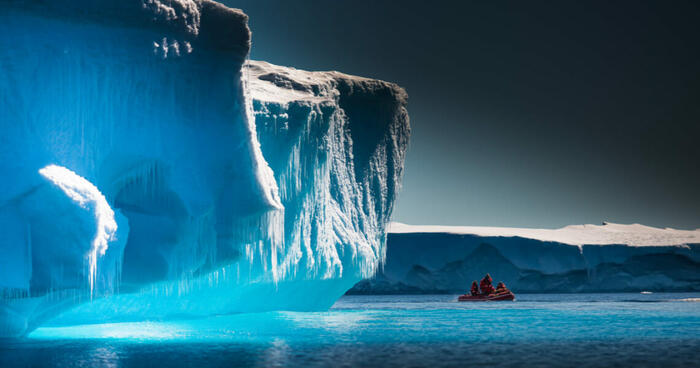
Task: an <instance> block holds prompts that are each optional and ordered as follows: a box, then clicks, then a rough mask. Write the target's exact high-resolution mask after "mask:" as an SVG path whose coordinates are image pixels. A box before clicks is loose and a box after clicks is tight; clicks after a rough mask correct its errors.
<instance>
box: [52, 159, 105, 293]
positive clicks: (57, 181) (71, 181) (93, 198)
mask: <svg viewBox="0 0 700 368" xmlns="http://www.w3.org/2000/svg"><path fill="white" fill-rule="evenodd" d="M39 173H40V174H41V175H42V176H44V177H45V178H46V179H47V180H49V181H50V182H51V183H52V184H54V185H56V186H57V187H59V188H60V189H61V190H62V191H63V192H64V193H65V194H66V195H67V196H68V197H69V198H70V199H71V200H73V201H74V202H76V203H77V204H78V205H79V206H80V207H81V208H83V209H85V210H88V211H90V212H91V213H93V214H94V216H95V224H96V225H97V228H96V229H95V238H94V239H93V240H92V247H91V248H90V251H89V253H88V254H87V258H88V263H89V268H90V270H89V277H88V280H89V283H90V294H91V295H92V294H93V293H94V290H95V281H96V277H97V261H98V257H102V256H104V255H105V253H106V252H107V248H109V244H110V242H112V241H114V240H116V234H117V221H116V220H115V219H114V211H113V210H112V208H111V207H110V206H109V203H107V199H105V196H104V195H102V193H100V191H99V190H98V189H97V187H95V186H94V185H93V184H92V183H90V182H89V181H87V180H85V178H83V177H81V176H79V175H78V174H76V173H74V172H73V171H71V170H68V169H66V168H65V167H61V166H57V165H49V166H46V167H44V168H43V169H41V170H39Z"/></svg>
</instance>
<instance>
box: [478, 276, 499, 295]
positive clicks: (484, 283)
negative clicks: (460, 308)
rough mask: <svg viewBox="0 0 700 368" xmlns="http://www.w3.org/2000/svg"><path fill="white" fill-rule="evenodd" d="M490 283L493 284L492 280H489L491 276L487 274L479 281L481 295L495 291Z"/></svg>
mask: <svg viewBox="0 0 700 368" xmlns="http://www.w3.org/2000/svg"><path fill="white" fill-rule="evenodd" d="M491 282H493V279H492V278H491V275H489V274H488V273H487V274H486V276H484V278H483V279H481V284H480V285H479V288H480V289H481V293H482V294H484V295H489V294H493V293H494V292H495V291H496V290H494V288H493V285H492V284H491Z"/></svg>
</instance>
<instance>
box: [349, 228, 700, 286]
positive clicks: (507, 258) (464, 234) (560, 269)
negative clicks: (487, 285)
mask: <svg viewBox="0 0 700 368" xmlns="http://www.w3.org/2000/svg"><path fill="white" fill-rule="evenodd" d="M486 273H490V274H491V275H492V276H493V278H494V280H495V281H504V282H505V283H506V285H508V287H509V288H510V289H512V290H513V291H514V292H516V293H517V292H530V293H541V292H564V293H569V292H641V291H698V290H700V229H698V230H675V229H669V228H666V229H660V228H654V227H650V226H644V225H639V224H632V225H624V224H615V223H607V222H606V223H603V225H590V224H589V225H571V226H567V227H564V228H560V229H522V228H499V227H477V226H421V225H406V224H401V223H391V224H390V225H389V235H388V239H387V261H386V263H385V264H384V266H383V268H382V269H381V270H380V271H379V272H378V273H377V275H376V276H375V277H373V278H370V279H368V280H364V281H362V282H360V283H358V284H357V285H355V286H354V287H353V289H351V290H350V291H349V292H348V293H350V294H394V293H419V294H420V293H458V292H459V293H463V292H465V291H466V290H467V289H468V288H469V286H470V285H471V282H472V281H474V280H480V279H481V278H482V277H483V276H484V274H486Z"/></svg>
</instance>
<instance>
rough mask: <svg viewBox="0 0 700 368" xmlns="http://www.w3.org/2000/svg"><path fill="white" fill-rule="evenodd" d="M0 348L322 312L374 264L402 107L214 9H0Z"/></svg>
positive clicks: (93, 5) (172, 5) (50, 5)
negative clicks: (98, 332) (284, 53)
mask: <svg viewBox="0 0 700 368" xmlns="http://www.w3.org/2000/svg"><path fill="white" fill-rule="evenodd" d="M0 9H2V10H0V129H1V130H2V135H0V178H3V180H0V232H1V233H2V234H3V237H1V238H0V252H1V254H2V255H3V256H2V257H0V336H17V335H22V334H26V333H27V332H28V331H31V330H32V329H34V328H36V327H37V326H45V325H72V324H78V323H104V322H118V321H127V320H129V321H135V320H143V319H169V318H180V317H182V316H190V317H192V316H205V315H212V314H222V313H234V312H247V311H263V310H280V309H284V310H322V309H324V308H328V307H330V306H331V305H332V304H333V302H335V300H336V299H337V298H338V297H339V296H340V295H342V294H343V293H344V292H345V291H346V290H347V289H349V288H350V287H352V285H353V284H355V283H356V282H357V281H359V280H361V279H362V278H366V277H371V276H372V275H373V274H374V273H375V271H376V270H377V268H378V266H379V265H380V264H381V263H382V262H383V260H384V256H385V239H386V224H387V222H388V220H389V217H390V215H391V211H392V208H393V203H394V200H395V197H396V193H397V191H398V189H399V186H400V181H401V177H402V174H403V161H404V156H405V151H406V147H407V144H408V138H409V133H410V128H409V121H408V114H407V112H406V104H407V96H406V93H405V91H404V90H403V89H401V88H400V87H398V86H396V85H394V84H392V83H387V82H382V81H377V80H371V79H365V78H359V77H352V76H348V75H345V74H342V73H337V72H305V71H300V70H296V69H293V68H286V67H281V66H275V65H271V64H268V63H264V62H258V61H247V56H248V53H249V49H250V31H249V29H248V25H247V20H248V18H247V16H246V15H245V14H244V13H243V12H242V11H240V10H236V9H229V8H227V7H225V6H223V5H221V4H219V3H216V2H214V1H209V0H194V1H192V0H172V1H160V0H131V1H122V0H102V1H82V0H81V1H73V0H55V1H51V2H43V1H36V2H34V1H15V0H0Z"/></svg>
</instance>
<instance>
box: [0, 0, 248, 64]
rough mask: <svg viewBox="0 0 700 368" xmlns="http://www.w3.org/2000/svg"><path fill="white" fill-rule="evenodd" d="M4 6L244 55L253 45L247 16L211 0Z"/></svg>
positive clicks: (24, 0)
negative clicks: (155, 34)
mask: <svg viewBox="0 0 700 368" xmlns="http://www.w3.org/2000/svg"><path fill="white" fill-rule="evenodd" d="M0 7H2V8H5V9H19V10H22V11H27V12H29V13H32V14H35V15H38V16H43V17H54V18H64V19H72V20H75V21H79V22H85V21H89V22H95V23H99V24H102V25H104V24H113V25H121V26H129V27H137V28H144V29H152V30H154V31H156V32H166V33H168V34H169V36H170V37H172V36H176V37H177V38H179V39H180V40H181V41H183V42H188V43H189V42H191V43H195V42H196V43H198V44H199V45H203V46H206V47H207V48H213V49H219V50H229V51H230V50H234V51H238V52H239V53H241V55H247V53H248V50H249V49H250V29H249V28H248V16H247V15H246V14H245V13H243V11H241V10H239V9H232V8H228V7H226V6H225V5H223V4H220V3H218V2H216V1H212V0H52V1H44V0H0ZM162 36H163V37H166V35H165V34H163V35H162Z"/></svg>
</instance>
